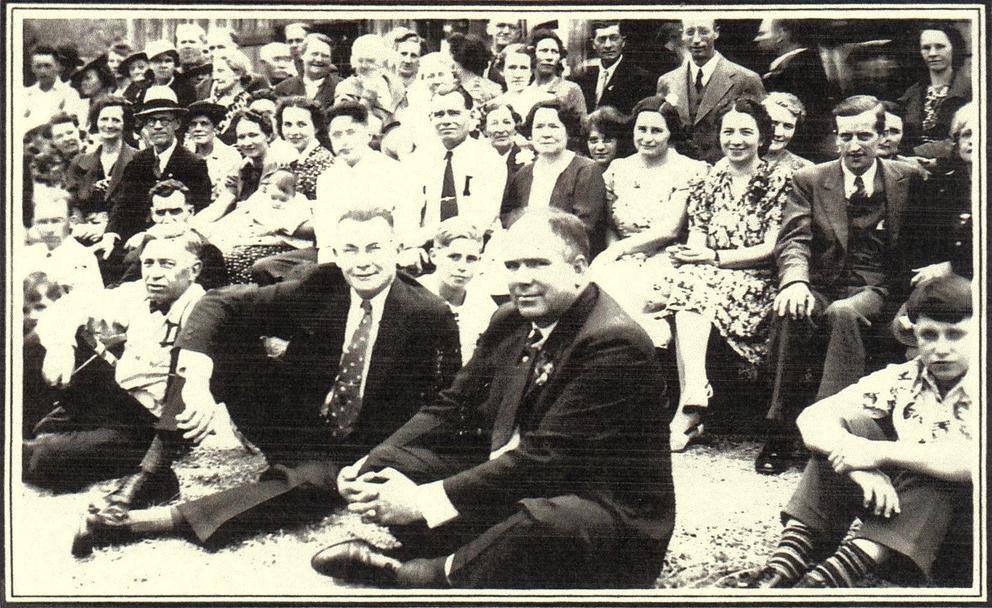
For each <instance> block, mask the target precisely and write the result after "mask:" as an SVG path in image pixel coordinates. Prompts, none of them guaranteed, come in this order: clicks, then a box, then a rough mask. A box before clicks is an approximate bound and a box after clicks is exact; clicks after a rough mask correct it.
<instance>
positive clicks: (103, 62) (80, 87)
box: [69, 55, 117, 129]
mask: <svg viewBox="0 0 992 608" xmlns="http://www.w3.org/2000/svg"><path fill="white" fill-rule="evenodd" d="M69 84H70V85H72V88H74V89H76V91H78V92H79V99H80V100H81V105H80V108H79V122H80V124H82V125H83V127H84V128H90V129H91V128H92V127H93V125H92V124H90V123H89V122H87V119H88V118H89V117H90V110H91V109H92V108H93V107H94V105H95V104H96V102H97V101H99V100H100V99H102V98H104V97H106V96H108V95H110V93H111V92H113V90H114V88H115V87H116V86H117V79H116V78H114V73H113V72H112V71H111V70H110V66H109V65H107V55H100V56H99V57H97V58H96V59H94V60H93V61H91V62H89V63H87V64H86V65H84V66H83V67H81V68H79V69H78V70H76V71H75V72H74V73H73V74H72V76H70V77H69Z"/></svg>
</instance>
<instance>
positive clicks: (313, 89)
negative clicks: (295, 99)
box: [303, 77, 327, 99]
mask: <svg viewBox="0 0 992 608" xmlns="http://www.w3.org/2000/svg"><path fill="white" fill-rule="evenodd" d="M325 80H327V78H326V77H324V78H321V79H320V80H310V79H309V78H306V77H304V78H303V89H304V90H305V91H306V92H307V99H313V98H315V97H317V91H318V90H320V86H321V85H322V84H324V81H325Z"/></svg>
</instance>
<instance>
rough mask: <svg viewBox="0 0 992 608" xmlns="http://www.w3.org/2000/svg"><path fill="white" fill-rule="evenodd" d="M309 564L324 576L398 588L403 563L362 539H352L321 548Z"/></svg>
mask: <svg viewBox="0 0 992 608" xmlns="http://www.w3.org/2000/svg"><path fill="white" fill-rule="evenodd" d="M310 565H311V566H313V569H314V570H316V571H317V572H320V573H321V574H323V575H325V576H331V577H334V578H339V579H342V580H345V581H348V582H352V583H364V584H366V585H375V586H378V587H395V586H396V570H397V569H398V568H399V567H400V565H401V564H400V562H399V561H398V560H396V559H394V558H392V557H389V556H387V555H385V554H384V553H382V552H381V551H379V549H376V548H375V547H373V546H372V545H370V544H368V543H367V542H365V541H363V540H355V539H349V540H344V541H340V542H337V543H334V544H333V545H329V546H327V547H325V548H323V549H321V550H320V551H318V552H317V553H316V555H314V556H313V558H312V559H311V560H310Z"/></svg>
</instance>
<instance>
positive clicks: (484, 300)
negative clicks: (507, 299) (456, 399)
mask: <svg viewBox="0 0 992 608" xmlns="http://www.w3.org/2000/svg"><path fill="white" fill-rule="evenodd" d="M430 256H431V262H433V263H434V266H435V267H436V270H435V271H434V272H433V273H432V274H428V275H423V276H421V277H419V278H418V279H417V280H418V281H420V283H421V284H422V285H423V286H424V287H426V288H427V289H429V290H430V291H431V292H432V293H434V294H436V295H438V296H440V298H441V299H442V300H444V301H445V302H447V303H448V307H449V308H451V312H453V313H454V314H455V320H457V321H458V334H459V338H460V342H461V349H462V364H463V365H464V364H465V363H468V360H469V359H471V358H472V352H473V351H474V350H475V344H476V342H478V341H479V336H481V335H482V332H483V331H485V330H486V327H488V326H489V320H490V318H492V316H493V313H494V312H496V303H495V302H493V300H492V298H490V297H489V294H488V293H487V292H486V290H484V289H472V290H471V292H469V291H468V284H469V283H470V282H471V281H472V279H473V278H474V277H475V274H476V272H478V270H479V262H480V260H481V259H482V233H481V232H479V230H478V229H477V228H476V227H475V226H473V225H472V224H471V223H469V222H468V221H466V220H465V219H464V218H459V217H452V218H449V219H446V220H444V221H443V222H441V225H440V226H439V227H438V231H437V234H436V235H435V236H434V246H433V248H432V249H431V253H430Z"/></svg>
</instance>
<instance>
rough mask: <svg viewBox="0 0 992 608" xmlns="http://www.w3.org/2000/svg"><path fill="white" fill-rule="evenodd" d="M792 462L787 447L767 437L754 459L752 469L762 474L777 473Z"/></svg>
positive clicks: (786, 468)
mask: <svg viewBox="0 0 992 608" xmlns="http://www.w3.org/2000/svg"><path fill="white" fill-rule="evenodd" d="M791 464H792V461H791V459H790V454H789V451H788V448H787V446H786V445H785V444H783V443H782V442H781V441H776V440H774V439H768V440H766V441H765V445H763V446H762V447H761V452H759V453H758V457H757V458H756V459H755V460H754V470H755V472H757V473H760V474H762V475H778V474H780V473H784V472H785V471H786V470H788V468H789V466H790V465H791Z"/></svg>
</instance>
